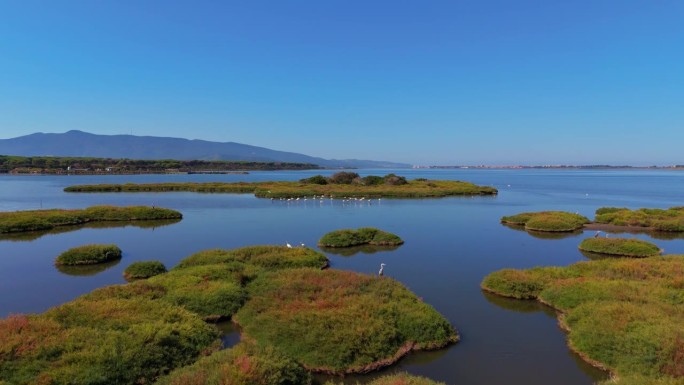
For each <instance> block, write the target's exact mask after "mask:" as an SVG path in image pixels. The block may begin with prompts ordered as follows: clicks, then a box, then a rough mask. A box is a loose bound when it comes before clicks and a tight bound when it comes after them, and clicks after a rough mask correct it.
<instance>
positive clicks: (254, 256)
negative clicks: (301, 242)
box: [177, 245, 328, 269]
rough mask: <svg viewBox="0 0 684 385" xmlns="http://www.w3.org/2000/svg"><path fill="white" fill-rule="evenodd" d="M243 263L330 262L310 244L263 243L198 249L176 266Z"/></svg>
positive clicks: (286, 265) (305, 264)
mask: <svg viewBox="0 0 684 385" xmlns="http://www.w3.org/2000/svg"><path fill="white" fill-rule="evenodd" d="M218 263H221V264H233V263H242V264H246V265H250V266H254V267H255V268H264V269H282V268H291V267H314V268H319V269H322V268H324V267H326V266H328V258H326V256H325V255H323V254H321V253H319V252H317V251H315V250H312V249H310V248H308V247H292V248H288V247H285V246H274V245H260V246H248V247H242V248H238V249H230V250H227V249H212V250H204V251H200V252H198V253H195V254H193V255H191V256H189V257H187V258H185V259H184V260H182V261H181V262H180V263H179V264H178V267H177V268H184V267H190V266H198V265H213V264H218Z"/></svg>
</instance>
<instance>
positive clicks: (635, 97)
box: [0, 0, 684, 164]
mask: <svg viewBox="0 0 684 385" xmlns="http://www.w3.org/2000/svg"><path fill="white" fill-rule="evenodd" d="M71 129H79V130H83V131H88V132H92V133H98V134H121V133H131V132H132V133H134V134H135V135H153V136H173V137H184V138H191V139H195V138H196V139H206V140H214V141H234V142H240V143H247V144H252V145H258V146H264V147H269V148H273V149H278V150H285V151H294V152H301V153H305V154H309V155H314V156H321V157H325V158H366V159H380V160H394V161H403V162H408V163H412V164H479V163H486V164H540V163H544V164H546V163H579V164H595V163H610V164H626V163H628V164H671V163H680V164H681V163H684V155H683V154H684V151H682V145H683V144H684V1H681V0H676V1H668V0H658V1H653V0H644V1H630V0H616V1H600V0H591V1H584V0H578V1H548V0H539V1H528V0H516V1H511V0H505V1H504V0H502V1H487V0H471V1H457V0H452V1H415V0H414V1H400V0H392V1H379V0H378V1H368V0H363V1H352V0H324V1H322V0H315V1H297V0H288V1H280V0H273V1H258V0H256V1H255V0H249V1H239V2H238V1H194V0H193V1H141V0H116V1H114V0H112V1H91V0H83V1H68V0H63V1H33V0H15V1H13V0H7V1H2V2H0V138H10V137H15V136H20V135H25V134H29V133H33V132H64V131H67V130H71Z"/></svg>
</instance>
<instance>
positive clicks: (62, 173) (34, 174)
mask: <svg viewBox="0 0 684 385" xmlns="http://www.w3.org/2000/svg"><path fill="white" fill-rule="evenodd" d="M188 174H242V175H246V174H249V172H248V171H179V172H163V171H131V172H107V171H76V172H74V171H69V172H11V171H10V172H3V173H0V175H18V176H46V175H57V176H72V175H188Z"/></svg>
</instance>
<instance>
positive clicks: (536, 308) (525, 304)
mask: <svg viewBox="0 0 684 385" xmlns="http://www.w3.org/2000/svg"><path fill="white" fill-rule="evenodd" d="M482 295H483V296H484V297H485V299H486V300H487V302H489V303H491V304H493V305H496V306H498V307H500V308H503V309H506V310H511V311H515V312H518V313H534V312H543V313H545V314H547V315H549V316H554V317H555V316H556V312H555V310H553V309H552V308H550V307H548V306H546V305H544V304H542V303H540V302H539V301H536V300H531V299H515V298H507V297H502V296H500V295H496V294H493V293H490V292H488V291H486V290H482Z"/></svg>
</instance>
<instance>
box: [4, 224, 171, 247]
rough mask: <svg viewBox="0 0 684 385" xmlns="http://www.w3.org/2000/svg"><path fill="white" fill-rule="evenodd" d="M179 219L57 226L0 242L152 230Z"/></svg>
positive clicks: (15, 235)
mask: <svg viewBox="0 0 684 385" xmlns="http://www.w3.org/2000/svg"><path fill="white" fill-rule="evenodd" d="M180 221H181V220H180V219H159V220H151V221H129V222H92V223H85V224H82V225H75V226H58V227H55V228H53V229H50V230H43V231H27V232H21V233H10V234H0V241H10V242H29V241H35V240H36V239H38V238H41V237H43V236H45V235H53V234H62V233H68V232H71V231H76V230H81V229H109V228H115V227H128V226H132V227H138V228H141V229H151V230H154V229H156V228H157V227H162V226H168V225H172V224H174V223H178V222H180Z"/></svg>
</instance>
